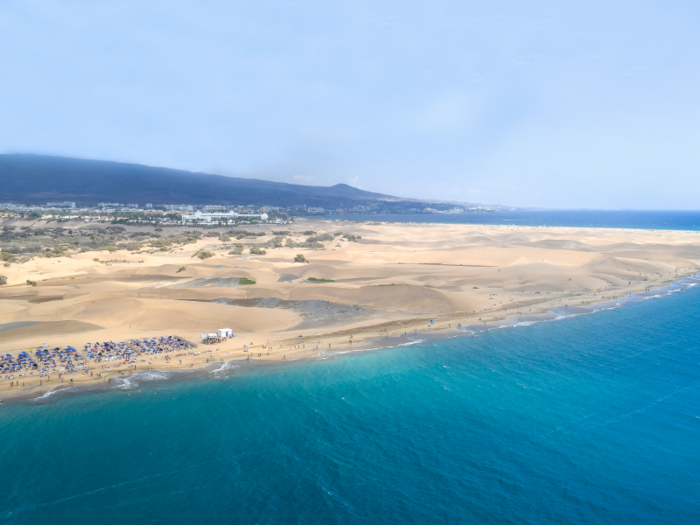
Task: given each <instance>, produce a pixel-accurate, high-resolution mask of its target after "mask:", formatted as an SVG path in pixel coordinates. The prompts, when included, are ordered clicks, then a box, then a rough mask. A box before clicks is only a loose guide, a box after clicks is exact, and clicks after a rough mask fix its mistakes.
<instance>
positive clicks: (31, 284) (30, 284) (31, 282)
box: [27, 279, 36, 286]
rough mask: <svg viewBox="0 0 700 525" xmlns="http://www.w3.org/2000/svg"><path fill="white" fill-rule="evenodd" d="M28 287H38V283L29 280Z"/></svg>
mask: <svg viewBox="0 0 700 525" xmlns="http://www.w3.org/2000/svg"><path fill="white" fill-rule="evenodd" d="M27 285H28V286H36V281H30V280H29V279H27Z"/></svg>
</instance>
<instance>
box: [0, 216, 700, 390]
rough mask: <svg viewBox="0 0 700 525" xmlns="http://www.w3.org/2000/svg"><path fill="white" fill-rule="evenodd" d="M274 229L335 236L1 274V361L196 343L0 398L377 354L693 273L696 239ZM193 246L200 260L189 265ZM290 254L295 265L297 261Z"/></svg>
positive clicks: (510, 229)
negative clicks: (147, 375) (216, 337)
mask: <svg viewBox="0 0 700 525" xmlns="http://www.w3.org/2000/svg"><path fill="white" fill-rule="evenodd" d="M8 224H11V225H12V226H13V227H16V228H20V227H22V226H25V227H26V226H31V227H33V228H36V227H42V228H46V227H47V225H45V224H37V223H30V222H29V221H25V222H20V221H15V222H6V223H3V224H0V226H3V225H8ZM61 226H62V227H63V228H72V229H75V230H79V229H80V228H85V227H87V226H86V225H84V224H81V223H75V224H72V223H67V224H61ZM48 227H50V226H48ZM90 227H92V228H94V226H90ZM286 228H287V229H288V230H290V232H289V235H287V237H289V238H292V239H297V240H301V239H303V238H304V237H305V235H304V233H305V232H308V231H313V232H314V235H317V236H320V235H323V234H329V235H328V237H329V238H332V240H330V241H326V242H324V243H323V244H324V248H323V249H308V248H300V247H298V246H295V247H278V248H270V249H267V250H266V253H265V254H258V255H256V254H251V253H249V249H245V250H244V252H243V253H242V254H239V255H235V254H232V253H231V246H232V243H231V242H230V241H225V240H221V239H220V238H217V237H206V236H203V237H202V238H200V239H199V240H197V241H196V242H192V243H190V244H184V245H178V246H175V247H172V248H169V249H161V250H159V249H151V248H148V247H144V248H143V249H139V250H138V251H130V250H126V249H121V250H116V251H111V252H108V251H100V252H98V251H84V252H82V253H79V252H74V253H71V252H68V253H66V255H65V256H59V257H50V258H49V257H35V258H32V259H31V260H28V261H26V262H23V263H12V264H10V265H9V266H0V274H1V275H5V276H6V277H7V284H6V285H4V286H0V354H2V355H4V356H6V355H7V354H10V356H12V358H13V359H14V358H16V356H18V355H19V354H20V352H27V354H28V355H29V356H36V353H35V352H36V351H37V349H42V348H44V345H46V348H48V349H49V350H50V349H53V348H66V347H67V346H72V347H74V348H75V349H77V350H78V351H79V352H82V350H83V348H84V347H85V345H87V344H93V345H94V344H95V343H97V342H99V343H102V342H106V341H112V342H115V343H118V342H122V341H123V342H125V343H126V342H129V341H132V340H141V341H142V340H144V339H148V340H152V339H153V338H157V339H159V338H161V337H168V336H177V337H179V338H182V339H183V340H185V341H187V342H189V343H192V344H193V345H196V347H192V348H187V349H185V350H182V349H180V350H178V351H172V352H162V353H154V354H148V353H142V354H139V355H137V354H136V353H135V354H133V356H132V357H131V358H130V359H128V360H127V359H123V358H117V357H115V358H114V359H113V360H108V359H107V358H106V357H105V358H104V359H101V360H99V361H96V360H92V359H87V358H86V359H85V360H84V362H82V363H81V368H80V371H77V370H73V373H72V374H70V373H68V374H66V373H65V372H66V371H65V369H63V370H62V369H61V368H62V367H61V366H60V364H59V365H57V366H56V367H55V368H54V369H51V370H47V369H45V370H46V371H45V372H44V373H41V371H40V370H39V369H37V370H24V371H22V372H19V373H7V372H5V373H3V375H2V376H0V399H9V398H11V397H18V396H23V397H26V396H33V395H34V394H37V393H40V392H41V391H46V390H50V389H54V388H56V387H57V386H67V385H70V384H71V379H72V384H73V385H76V384H81V385H82V384H99V383H105V382H106V383H109V382H110V380H111V379H113V378H116V377H120V376H123V375H125V374H132V373H135V372H136V373H138V372H143V371H145V370H169V369H175V370H194V369H196V368H198V367H203V366H207V365H211V364H212V363H222V362H226V361H231V360H248V359H250V360H256V361H260V362H265V361H280V360H295V359H302V358H310V357H312V356H314V355H316V354H317V353H318V352H321V351H324V350H328V349H329V348H330V349H334V350H343V349H357V348H363V347H370V346H376V345H377V344H378V343H377V342H376V341H374V340H376V339H377V338H380V337H381V338H384V340H385V341H394V340H395V339H394V338H395V337H402V336H404V334H414V335H415V334H419V333H421V332H432V333H449V332H450V331H456V329H457V326H458V325H463V326H464V325H474V324H479V323H489V322H493V321H495V320H499V319H506V318H511V317H514V316H519V315H532V314H537V313H542V312H549V311H552V310H553V309H556V308H562V307H572V308H573V307H581V306H585V305H591V304H597V303H603V302H608V301H613V300H617V299H620V298H622V297H625V296H627V295H628V294H630V293H638V292H644V291H645V290H648V289H658V288H662V287H663V286H665V285H667V284H668V283H671V282H674V281H677V280H679V279H680V278H682V277H684V276H688V275H693V274H695V273H697V271H698V267H699V266H700V232H690V231H656V230H654V231H650V230H622V229H586V228H544V227H514V226H482V225H453V224H452V225H445V224H413V223H410V224H405V223H402V224H398V223H391V224H386V223H353V222H339V221H322V220H318V221H303V222H300V223H299V224H295V225H291V226H288V227H286ZM149 229H150V230H152V229H153V228H152V227H150V226H143V227H141V226H133V227H132V226H129V227H128V228H127V230H128V231H133V232H138V231H141V230H143V231H147V230H149ZM187 229H188V228H187V227H183V228H181V229H177V228H175V229H173V231H172V232H164V233H173V234H174V233H179V230H183V231H184V230H187ZM189 229H190V230H191V229H192V228H191V227H190V228H189ZM248 229H249V230H253V229H254V230H255V231H256V232H258V233H260V232H262V233H265V236H260V237H259V238H258V239H262V240H267V239H270V238H272V237H273V236H274V234H273V233H272V232H273V230H276V229H279V226H277V227H275V226H267V225H262V226H258V225H256V226H252V225H251V226H249V227H248ZM217 231H219V232H225V231H226V228H219V229H218V230H217ZM339 233H342V235H338V234H339ZM239 242H240V243H241V244H245V245H250V244H252V243H253V241H248V240H245V239H244V240H241V241H239ZM256 242H259V240H258V241H256ZM202 252H209V253H211V254H213V256H211V257H209V258H206V259H203V260H202V259H200V258H198V257H196V256H195V254H197V253H202ZM298 254H301V255H303V256H304V257H305V258H306V259H307V261H308V262H306V263H303V262H302V263H299V262H294V258H295V256H296V255H298ZM27 281H33V283H35V285H32V284H27ZM253 283H254V284H253ZM220 328H231V329H232V330H233V333H234V337H233V338H231V339H228V340H226V341H222V342H220V343H218V344H214V345H203V344H200V335H201V334H202V333H203V332H213V331H216V330H217V329H220ZM176 353H177V354H180V355H178V357H177V358H174V357H173V355H175V354H176ZM168 357H169V358H168ZM63 368H64V367H63ZM59 374H62V377H60V376H59ZM63 374H65V375H63ZM98 374H99V375H98Z"/></svg>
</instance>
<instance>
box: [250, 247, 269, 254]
mask: <svg viewBox="0 0 700 525" xmlns="http://www.w3.org/2000/svg"><path fill="white" fill-rule="evenodd" d="M250 253H251V254H253V255H265V254H266V253H267V252H266V251H265V250H263V249H261V248H260V247H259V246H253V247H252V248H251V249H250Z"/></svg>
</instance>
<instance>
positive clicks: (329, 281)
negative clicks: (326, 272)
mask: <svg viewBox="0 0 700 525" xmlns="http://www.w3.org/2000/svg"><path fill="white" fill-rule="evenodd" d="M307 281H311V282H312V283H334V282H335V281H334V280H333V279H318V278H316V277H309V278H308V279H307Z"/></svg>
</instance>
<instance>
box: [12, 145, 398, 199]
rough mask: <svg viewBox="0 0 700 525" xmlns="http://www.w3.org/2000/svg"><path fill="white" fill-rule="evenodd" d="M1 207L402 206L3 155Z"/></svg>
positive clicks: (310, 189) (326, 190)
mask: <svg viewBox="0 0 700 525" xmlns="http://www.w3.org/2000/svg"><path fill="white" fill-rule="evenodd" d="M0 181H2V184H0V202H16V203H24V204H46V203H47V202H51V201H75V202H76V203H77V204H78V205H87V206H91V205H95V204H97V203H99V202H120V203H127V202H137V203H141V204H143V203H146V202H150V203H153V204H175V203H192V204H257V205H261V204H267V205H271V206H291V205H294V204H306V205H309V206H322V207H331V206H336V205H349V204H353V203H361V202H367V201H378V200H381V201H387V200H390V201H401V200H402V199H398V198H396V197H390V196H388V195H382V194H379V193H371V192H367V191H363V190H360V189H357V188H353V187H352V186H348V185H347V184H336V185H335V186H329V187H324V186H303V185H298V184H286V183H282V182H270V181H265V180H259V179H244V178H238V177H225V176H222V175H211V174H206V173H193V172H190V171H183V170H175V169H170V168H157V167H151V166H144V165H140V164H125V163H120V162H110V161H99V160H82V159H72V158H65V157H50V156H41V155H25V154H23V155H20V154H11V155H0Z"/></svg>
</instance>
